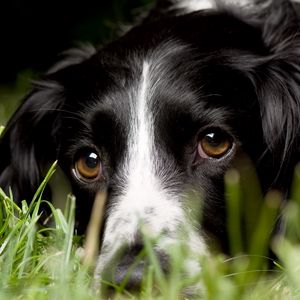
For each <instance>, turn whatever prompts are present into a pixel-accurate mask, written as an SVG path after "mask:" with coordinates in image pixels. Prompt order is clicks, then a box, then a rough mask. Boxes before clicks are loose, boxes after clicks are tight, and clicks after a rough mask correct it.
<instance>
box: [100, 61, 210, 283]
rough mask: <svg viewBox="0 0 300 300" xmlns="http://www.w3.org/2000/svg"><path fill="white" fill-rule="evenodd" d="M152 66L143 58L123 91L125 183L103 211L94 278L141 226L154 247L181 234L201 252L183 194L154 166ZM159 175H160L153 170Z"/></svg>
mask: <svg viewBox="0 0 300 300" xmlns="http://www.w3.org/2000/svg"><path fill="white" fill-rule="evenodd" d="M156 67H157V66H156V65H155V64H152V65H151V63H149V62H147V61H145V62H144V64H143V66H142V74H141V78H140V80H139V81H138V83H137V84H136V87H135V88H133V91H131V92H129V95H130V102H131V104H130V105H131V116H130V118H131V119H130V125H131V129H130V134H129V138H128V142H127V155H126V159H125V160H124V163H123V168H122V170H121V171H120V173H121V175H120V176H121V177H122V182H123V184H124V186H125V188H124V190H123V192H122V194H121V195H120V196H118V197H115V198H114V199H110V201H112V203H113V204H112V207H111V208H110V211H109V213H108V217H107V221H106V226H105V229H104V238H103V244H102V249H101V253H100V257H99V259H98V262H97V266H96V271H95V272H96V273H95V278H96V280H97V279H99V278H101V273H102V272H103V270H104V269H105V268H106V267H107V265H109V263H110V261H111V260H112V259H113V257H114V255H115V254H116V253H117V252H118V250H119V249H120V248H121V247H122V246H124V245H125V246H126V245H132V244H134V243H135V239H136V237H137V235H138V234H139V233H141V225H144V227H145V228H146V229H147V233H148V234H149V235H150V236H151V237H155V238H156V237H161V238H160V239H159V241H158V245H157V248H158V249H163V250H165V249H166V248H168V246H169V245H171V244H176V243H177V244H178V243H179V242H182V235H184V236H185V237H186V241H187V243H188V245H189V247H190V249H193V250H195V252H197V253H199V254H201V253H204V252H205V246H204V241H203V240H202V238H201V236H200V234H199V232H196V230H195V229H193V228H192V226H190V227H189V228H188V229H187V230H186V232H185V233H183V230H184V228H185V226H186V225H187V224H190V222H189V218H188V217H187V215H186V211H185V209H184V207H183V205H182V202H183V201H181V200H182V199H183V198H184V196H183V195H180V194H179V193H178V191H176V192H175V191H173V190H172V189H171V188H166V187H164V186H163V182H164V178H160V177H161V174H163V173H164V172H162V171H161V170H160V169H159V168H160V166H161V165H163V164H162V163H157V162H159V160H160V157H159V155H158V152H157V150H156V148H155V144H154V124H153V116H152V113H153V112H151V110H150V109H149V107H150V104H151V100H152V99H151V98H152V95H153V89H155V86H156V83H157V80H159V78H157V68H156ZM158 174H160V175H158Z"/></svg>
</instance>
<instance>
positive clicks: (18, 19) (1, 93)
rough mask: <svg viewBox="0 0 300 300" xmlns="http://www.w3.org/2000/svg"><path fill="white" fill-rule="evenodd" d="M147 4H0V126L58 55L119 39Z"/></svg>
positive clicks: (129, 0)
mask: <svg viewBox="0 0 300 300" xmlns="http://www.w3.org/2000/svg"><path fill="white" fill-rule="evenodd" d="M152 3H153V0H112V1H103V0H99V1H92V0H81V1H79V0H6V1H5V0H0V125H1V123H2V124H5V123H6V121H7V119H8V118H9V116H10V115H11V114H12V112H13V111H14V110H15V109H16V107H17V105H18V103H19V102H20V100H21V99H22V97H23V96H24V94H25V93H26V92H27V91H28V90H29V89H30V79H31V78H36V77H38V76H39V74H41V73H42V72H44V71H46V70H47V69H48V68H49V67H50V66H51V65H52V64H53V63H54V62H55V61H57V60H58V59H59V54H61V53H62V52H63V51H64V50H67V49H69V48H72V47H76V46H79V45H80V44H82V43H87V42H89V43H92V44H94V45H101V44H104V43H107V42H109V41H111V40H113V39H114V38H116V37H117V36H118V35H120V34H121V31H122V29H124V27H126V26H127V25H129V24H133V23H134V21H135V20H136V19H137V17H138V15H139V14H141V13H142V12H145V11H146V10H147V9H149V8H150V7H151V4H152Z"/></svg>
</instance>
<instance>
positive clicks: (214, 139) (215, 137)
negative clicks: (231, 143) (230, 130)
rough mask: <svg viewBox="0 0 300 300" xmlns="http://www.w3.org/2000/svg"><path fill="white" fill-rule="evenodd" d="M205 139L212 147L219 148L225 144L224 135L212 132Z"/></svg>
mask: <svg viewBox="0 0 300 300" xmlns="http://www.w3.org/2000/svg"><path fill="white" fill-rule="evenodd" d="M204 138H205V140H206V141H207V143H209V144H210V145H211V146H212V147H218V146H219V145H220V144H222V143H224V138H225V137H224V136H223V135H222V134H218V133H215V132H211V133H208V134H206V136H205V137H204Z"/></svg>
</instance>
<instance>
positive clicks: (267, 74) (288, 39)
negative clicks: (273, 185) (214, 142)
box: [254, 0, 300, 170]
mask: <svg viewBox="0 0 300 300" xmlns="http://www.w3.org/2000/svg"><path fill="white" fill-rule="evenodd" d="M265 18H266V19H265ZM264 19H265V21H262V22H263V24H262V26H263V39H264V42H265V45H266V46H267V48H268V49H269V54H268V55H267V57H266V58H264V59H263V60H262V61H261V62H260V64H259V66H258V68H257V69H256V72H255V75H254V76H255V79H254V80H255V82H256V84H255V85H256V88H257V94H258V99H259V105H260V108H261V116H262V126H263V131H264V136H265V141H266V145H267V146H268V149H269V150H270V151H271V153H272V154H273V156H274V157H273V159H274V162H275V163H277V164H278V168H279V170H280V169H281V168H282V167H283V165H284V164H285V163H286V162H288V161H290V160H292V159H293V158H294V157H295V156H297V155H298V153H297V152H298V150H297V144H298V143H299V141H298V140H299V132H300V131H299V129H300V34H299V29H300V26H299V25H300V24H299V16H298V14H297V11H296V8H295V6H294V4H293V3H291V2H290V1H288V0H274V1H272V2H271V4H270V5H269V6H268V7H267V8H266V10H265V11H264Z"/></svg>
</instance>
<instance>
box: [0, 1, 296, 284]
mask: <svg viewBox="0 0 300 300" xmlns="http://www.w3.org/2000/svg"><path fill="white" fill-rule="evenodd" d="M200 2H201V1H200V0H199V1H198V2H197V1H175V0H174V1H173V2H172V1H158V2H157V6H156V7H155V8H154V9H153V10H152V11H151V12H150V13H149V15H148V17H146V18H145V19H144V21H143V22H142V23H141V24H140V25H138V26H136V27H134V28H133V29H132V30H130V31H129V32H128V33H127V34H125V35H124V36H123V37H121V38H120V39H118V40H116V41H114V42H112V43H111V44H109V45H107V46H105V47H103V48H101V49H99V50H97V51H96V50H94V49H91V48H87V49H86V50H85V51H76V52H75V53H73V54H72V57H71V58H69V59H66V60H65V61H64V62H62V63H60V64H58V65H57V66H55V67H54V68H53V69H52V70H51V71H50V72H49V73H48V74H46V75H45V76H44V78H42V79H41V80H40V81H39V82H38V83H36V84H35V86H34V88H33V90H32V92H31V93H30V94H29V95H28V96H27V97H26V99H25V100H24V102H23V104H22V105H21V106H20V108H19V109H18V111H17V112H16V113H15V114H14V116H13V117H12V118H11V120H10V122H9V123H8V125H7V127H6V129H5V132H4V135H3V137H2V138H1V141H0V152H1V162H0V171H1V175H0V185H1V186H2V187H3V188H4V189H6V190H8V189H9V187H11V188H12V190H13V193H14V195H15V199H16V201H20V200H22V199H24V198H25V199H31V197H32V195H33V193H34V191H35V190H36V188H37V187H38V185H39V183H40V182H41V180H42V178H43V174H44V172H45V170H46V168H47V166H49V164H51V162H53V161H54V160H56V159H57V160H58V162H59V165H60V167H61V169H62V170H63V172H64V173H65V175H66V177H67V178H68V179H69V181H70V184H71V187H72V192H73V193H74V195H75V196H76V198H77V214H76V224H77V230H78V232H79V233H83V232H84V230H85V228H86V225H87V222H88V220H89V215H90V210H91V207H92V204H93V200H94V197H95V194H96V193H97V191H99V190H103V189H106V190H107V191H108V202H107V207H106V214H105V224H104V230H103V235H102V248H101V249H100V255H99V259H98V263H97V268H96V275H95V276H96V278H99V277H100V278H103V277H105V276H107V278H108V279H109V280H115V281H116V282H117V283H118V282H120V281H122V279H124V276H125V273H126V271H127V269H128V267H129V265H130V264H131V263H132V262H133V258H134V257H135V255H136V254H137V253H138V252H139V250H141V249H142V247H143V245H142V239H141V227H142V226H141V224H143V226H145V228H147V231H148V233H149V234H150V235H152V236H154V237H158V236H159V237H160V239H159V240H158V242H157V245H156V247H155V251H156V252H157V254H158V257H159V258H160V260H161V263H162V265H163V269H164V270H166V271H167V269H168V254H167V249H168V247H169V245H171V244H172V243H178V242H181V237H182V236H183V235H184V236H185V237H186V240H185V242H186V243H187V244H188V246H189V248H190V249H191V250H192V252H193V253H197V254H199V253H206V252H207V251H208V250H207V241H208V240H215V241H218V243H219V244H220V246H221V248H222V249H223V250H224V251H226V250H227V248H228V245H227V235H226V213H225V208H224V205H225V204H224V179H223V176H224V174H225V172H226V170H228V169H229V168H230V167H231V166H233V165H234V164H235V163H236V162H237V161H238V160H239V157H241V156H244V155H247V157H248V158H249V159H250V160H251V162H252V163H253V165H254V166H255V169H256V172H257V176H258V179H259V182H260V186H261V189H262V191H263V192H264V193H266V192H267V191H268V190H270V189H273V188H275V189H278V190H280V191H281V192H282V193H283V195H284V197H285V198H286V197H287V196H288V193H289V188H290V184H291V178H292V174H293V169H294V167H295V165H296V163H297V162H298V160H299V126H300V120H299V118H300V111H299V110H300V105H299V101H300V90H299V89H300V37H299V10H298V9H297V8H298V6H297V5H296V4H295V3H294V2H290V1H288V0H273V1H255V0H253V1H252V2H251V1H224V2H222V1H217V0H216V1H204V2H201V5H200ZM216 132H217V133H218V132H221V133H222V134H223V136H225V138H226V139H227V140H228V141H230V148H229V149H228V151H227V152H226V153H225V154H224V155H222V156H219V157H208V156H207V155H206V154H205V153H204V152H203V149H202V148H201V147H200V146H199V145H201V141H202V140H203V139H204V137H207V136H206V135H205V134H208V135H209V134H210V136H213V135H212V134H215V133H216ZM227 140H226V142H227ZM214 142H215V141H214ZM214 145H215V144H214ZM201 149H202V150H201ZM83 151H90V152H93V155H95V153H96V154H97V155H98V156H99V158H100V164H101V174H100V175H101V176H100V177H99V178H97V180H80V178H78V176H76V172H74V168H75V164H76V161H77V160H78V157H79V158H80V155H81V153H82V152H83ZM74 174H75V175H74ZM48 193H49V197H50V194H51V191H50V189H49V191H48ZM191 199H192V201H191ZM283 200H284V199H283ZM200 207H201V214H202V218H200V212H199V211H198V210H200ZM189 259H190V258H187V262H186V263H187V266H188V267H187V269H188V270H187V271H191V272H192V271H194V270H196V269H199V268H200V266H198V265H197V264H193V267H194V269H193V270H192V269H191V263H190V261H189ZM111 270H114V271H113V272H111ZM142 271H143V264H140V265H139V266H138V267H137V268H136V269H135V270H134V271H133V273H132V275H131V277H130V280H129V284H128V286H129V287H130V286H136V285H138V284H139V282H140V280H141V275H142Z"/></svg>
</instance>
